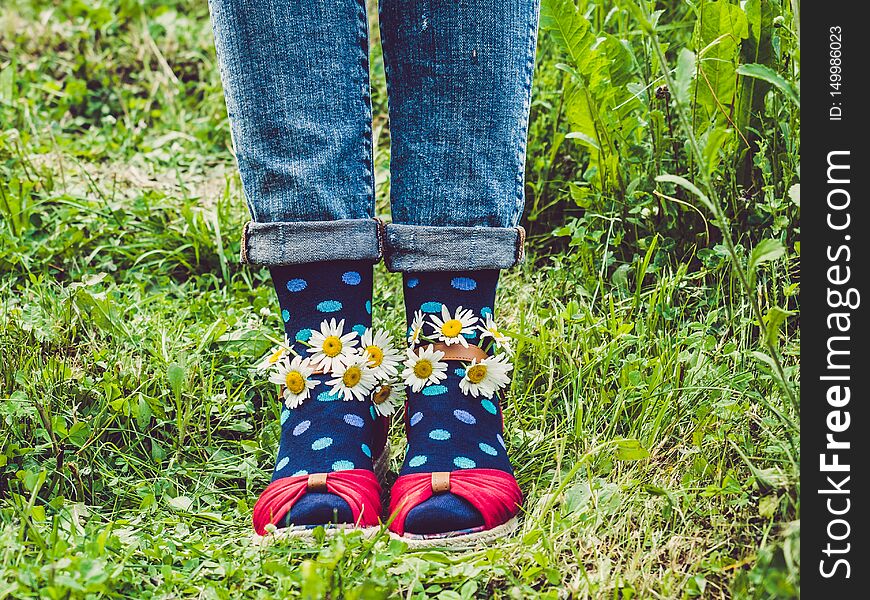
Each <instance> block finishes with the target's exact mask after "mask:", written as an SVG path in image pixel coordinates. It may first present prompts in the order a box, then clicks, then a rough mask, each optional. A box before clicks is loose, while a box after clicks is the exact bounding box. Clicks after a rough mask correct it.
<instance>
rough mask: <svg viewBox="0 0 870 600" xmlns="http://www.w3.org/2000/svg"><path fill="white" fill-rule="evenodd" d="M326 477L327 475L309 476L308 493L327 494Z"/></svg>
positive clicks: (316, 474)
mask: <svg viewBox="0 0 870 600" xmlns="http://www.w3.org/2000/svg"><path fill="white" fill-rule="evenodd" d="M326 475H327V473H312V474H311V475H309V476H308V485H307V486H306V491H309V492H325V491H326Z"/></svg>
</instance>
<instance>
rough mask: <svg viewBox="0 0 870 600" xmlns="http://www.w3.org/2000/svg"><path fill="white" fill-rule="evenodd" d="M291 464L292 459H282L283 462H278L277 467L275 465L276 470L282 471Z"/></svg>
mask: <svg viewBox="0 0 870 600" xmlns="http://www.w3.org/2000/svg"><path fill="white" fill-rule="evenodd" d="M289 463H290V459H289V458H288V457H286V456H285V457H284V458H282V459H281V460H279V461H278V464H277V465H275V470H276V471H280V470H281V469H283V468H284V467H286V466H287V465H288V464H289Z"/></svg>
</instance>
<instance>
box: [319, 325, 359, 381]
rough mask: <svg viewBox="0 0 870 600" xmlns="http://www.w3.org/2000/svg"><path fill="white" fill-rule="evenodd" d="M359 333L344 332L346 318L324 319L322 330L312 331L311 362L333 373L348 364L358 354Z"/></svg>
mask: <svg viewBox="0 0 870 600" xmlns="http://www.w3.org/2000/svg"><path fill="white" fill-rule="evenodd" d="M356 338H357V333H356V332H355V331H350V332H349V333H344V319H342V320H341V321H339V322H338V323H336V322H335V319H334V318H333V319H332V320H330V321H329V322H327V321H326V320H323V321H322V322H321V323H320V331H312V332H311V339H309V340H308V343H309V344H310V345H311V347H310V348H308V349H307V352H309V353H311V354H312V355H313V356H312V357H311V363H312V364H313V365H314V367H315V368H320V369H323V370H324V371H326V372H328V373H333V372H334V371H335V370H336V369H337V368H338V367H341V366H344V365H346V364H347V363H348V362H349V361H350V360H351V358H352V357H353V356H355V355H356V354H357V350H356V344H357V340H356Z"/></svg>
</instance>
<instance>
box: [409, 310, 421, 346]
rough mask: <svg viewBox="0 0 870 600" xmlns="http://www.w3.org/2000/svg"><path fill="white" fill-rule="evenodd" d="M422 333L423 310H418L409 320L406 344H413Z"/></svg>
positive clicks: (417, 341) (418, 340) (418, 339)
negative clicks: (409, 326)
mask: <svg viewBox="0 0 870 600" xmlns="http://www.w3.org/2000/svg"><path fill="white" fill-rule="evenodd" d="M422 335H423V311H422V310H418V311H417V312H415V313H414V320H413V321H411V329H410V331H408V345H409V346H414V345H416V344H417V343H419V342H420V338H421V337H422Z"/></svg>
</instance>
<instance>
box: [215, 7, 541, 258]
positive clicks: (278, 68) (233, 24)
mask: <svg viewBox="0 0 870 600" xmlns="http://www.w3.org/2000/svg"><path fill="white" fill-rule="evenodd" d="M538 1H539V0H503V1H500V2H493V1H492V0H451V1H429V0H381V2H380V7H379V11H380V14H379V16H380V24H381V27H380V28H381V36H382V44H383V50H384V62H385V70H386V75H387V89H388V101H389V119H390V135H391V159H390V177H391V187H390V194H391V197H390V203H391V214H392V222H391V223H389V224H386V225H385V224H384V223H383V222H382V221H381V220H380V219H377V218H375V217H374V172H373V168H372V162H373V158H372V123H371V120H372V109H371V97H370V86H369V56H368V31H367V30H368V21H367V16H366V10H365V1H364V0H310V1H302V0H283V1H280V2H279V1H277V0H210V2H209V4H210V9H211V16H212V24H213V27H214V34H215V46H216V48H217V57H218V62H219V65H220V71H221V77H222V80H223V84H224V91H225V96H226V103H227V109H228V113H229V119H230V124H231V128H232V137H233V145H234V148H235V153H236V157H237V159H238V164H239V171H240V173H241V177H242V184H243V187H244V191H245V197H246V199H247V202H248V208H249V209H250V212H251V217H252V220H251V221H249V222H248V223H246V225H245V227H244V233H243V235H242V251H241V260H242V262H247V263H250V264H257V265H284V264H295V263H306V262H314V261H321V260H340V259H360V260H362V259H371V260H373V261H376V260H379V259H380V258H383V259H384V261H385V263H386V266H387V268H388V269H389V270H391V271H442V270H465V269H471V270H474V269H493V268H498V269H503V268H507V267H510V266H512V265H514V264H516V263H517V262H519V261H520V260H522V258H523V246H524V241H525V240H524V237H525V236H524V231H523V228H522V227H519V226H518V222H519V218H520V216H521V213H522V209H523V204H524V193H523V187H524V177H523V172H524V162H525V152H526V135H527V131H528V115H529V102H530V95H531V81H532V70H533V65H534V59H535V45H536V38H537V24H538Z"/></svg>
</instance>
